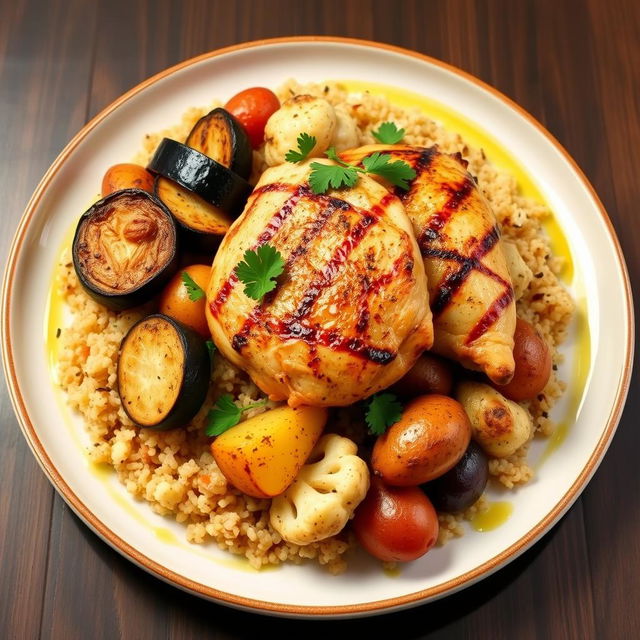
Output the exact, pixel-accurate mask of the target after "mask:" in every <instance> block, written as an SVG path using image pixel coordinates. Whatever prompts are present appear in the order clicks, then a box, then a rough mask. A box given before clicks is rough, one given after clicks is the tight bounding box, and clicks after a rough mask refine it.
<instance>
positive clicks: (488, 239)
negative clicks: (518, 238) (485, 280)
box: [420, 226, 513, 344]
mask: <svg viewBox="0 0 640 640" xmlns="http://www.w3.org/2000/svg"><path fill="white" fill-rule="evenodd" d="M499 239H500V232H499V231H498V228H497V226H494V227H493V228H492V229H491V230H490V231H488V232H487V233H486V234H485V236H484V237H483V238H482V240H481V241H480V242H479V243H478V244H477V246H476V248H475V249H474V251H473V253H472V254H471V255H470V256H463V255H461V254H460V253H458V252H457V251H455V250H444V249H435V248H430V247H424V246H421V247H420V250H421V252H422V255H423V257H425V258H441V259H443V260H453V261H455V262H458V263H460V268H459V269H458V270H457V271H454V272H453V273H451V274H449V275H448V276H447V277H446V278H444V280H443V281H442V282H441V283H440V285H439V287H438V294H437V295H436V297H435V300H434V301H433V302H432V303H431V311H432V312H433V315H434V318H435V317H438V316H439V315H441V314H442V313H443V312H444V311H445V309H446V308H447V306H448V305H449V303H450V302H451V300H452V299H453V297H454V296H455V294H456V292H457V291H459V290H460V288H461V287H462V286H463V285H464V283H465V282H466V280H467V278H468V277H469V275H470V274H471V272H472V271H474V270H476V271H479V272H480V273H482V274H483V275H485V276H487V277H489V278H492V279H493V280H495V281H496V282H498V283H500V284H501V285H502V286H503V287H504V291H503V292H502V293H501V294H500V296H499V297H498V298H496V299H495V300H494V302H493V303H492V305H491V307H490V308H489V309H488V310H487V312H486V313H485V314H484V315H483V316H482V318H480V320H479V321H478V322H477V323H476V324H475V325H474V327H473V329H472V330H471V332H470V333H469V335H468V336H467V339H466V344H470V343H471V342H473V341H474V340H477V339H478V338H479V337H480V336H482V335H483V334H484V333H485V332H486V331H487V330H488V329H489V327H490V326H491V325H492V324H493V323H494V322H495V321H496V320H497V319H498V318H499V317H500V314H501V313H502V312H503V311H504V309H506V308H507V307H508V306H509V303H510V302H511V301H512V300H513V288H512V286H511V284H510V283H509V282H507V281H506V280H505V279H504V278H502V277H500V276H499V275H498V274H497V273H495V271H492V270H491V269H489V268H487V267H486V266H485V265H484V264H482V263H481V262H480V260H481V259H482V257H483V256H485V255H486V254H487V253H489V251H491V249H493V247H494V246H495V245H496V244H497V242H498V240H499Z"/></svg>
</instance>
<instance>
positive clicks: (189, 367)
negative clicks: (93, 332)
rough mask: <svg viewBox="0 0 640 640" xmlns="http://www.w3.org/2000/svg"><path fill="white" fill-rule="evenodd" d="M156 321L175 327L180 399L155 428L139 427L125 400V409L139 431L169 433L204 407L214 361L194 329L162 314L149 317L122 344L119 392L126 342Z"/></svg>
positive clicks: (130, 330)
mask: <svg viewBox="0 0 640 640" xmlns="http://www.w3.org/2000/svg"><path fill="white" fill-rule="evenodd" d="M154 319H155V320H161V321H162V322H166V323H167V324H169V325H170V326H171V327H172V328H173V330H174V331H175V332H176V335H177V336H178V340H179V343H180V346H181V348H182V350H183V354H184V365H183V376H182V383H181V385H180V390H179V392H178V396H177V398H176V400H175V402H174V404H173V407H172V408H171V409H170V411H169V412H168V413H167V415H166V416H165V417H164V418H163V419H162V420H160V421H159V422H157V423H156V424H154V425H140V424H138V423H137V422H136V421H135V419H134V418H133V417H132V416H131V414H130V413H129V411H128V410H127V403H126V402H124V401H122V407H123V409H124V410H125V413H126V414H127V415H128V416H129V418H130V419H131V421H132V422H133V423H134V424H135V425H136V426H138V427H139V428H141V429H154V430H157V431H167V430H169V429H176V428H179V427H184V426H185V425H187V424H188V423H189V422H190V421H191V419H192V418H193V417H194V416H195V415H196V414H197V413H198V411H199V410H200V408H201V407H202V405H203V404H204V401H205V399H206V397H207V392H208V390H209V380H210V378H211V359H210V357H209V350H208V349H207V344H206V342H205V340H204V338H202V336H200V335H199V334H198V333H196V332H195V331H194V330H193V329H190V328H189V327H187V326H185V325H184V324H182V323H181V322H178V321H177V320H174V319H173V318H171V317H169V316H165V315H163V314H161V313H155V314H152V315H150V316H146V317H145V318H142V319H141V320H138V322H136V323H135V324H134V325H133V326H132V327H131V329H129V331H128V332H127V335H126V336H125V337H124V338H123V340H122V343H121V344H120V357H119V358H118V371H117V379H118V392H119V393H120V380H121V373H122V372H121V369H120V366H121V364H120V363H121V361H122V352H123V351H124V349H126V348H127V339H128V338H129V336H131V335H132V333H133V331H134V329H136V328H137V327H138V326H139V325H141V324H143V323H145V322H146V323H149V321H150V320H154ZM150 339H151V336H150ZM149 375H150V376H152V375H155V374H154V370H153V369H152V368H151V367H150V369H149ZM121 399H122V396H121Z"/></svg>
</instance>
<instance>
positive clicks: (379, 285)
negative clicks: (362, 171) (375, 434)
mask: <svg viewBox="0 0 640 640" xmlns="http://www.w3.org/2000/svg"><path fill="white" fill-rule="evenodd" d="M315 161H316V162H326V163H331V161H329V160H318V159H316V160H315ZM309 164H310V162H305V163H302V164H297V165H292V164H285V165H282V166H278V167H273V168H271V169H268V170H267V171H265V172H264V173H263V175H262V177H261V179H260V181H259V182H258V184H257V185H256V188H255V190H254V192H253V193H252V195H251V196H250V198H249V201H248V202H247V205H246V207H245V210H244V212H243V214H242V215H241V216H240V218H238V220H236V222H235V223H234V224H233V225H232V227H231V229H230V230H229V232H228V233H227V235H226V236H225V237H224V239H223V241H222V244H221V245H220V248H219V250H218V253H217V254H216V257H215V259H214V262H213V267H212V273H211V280H210V283H209V287H208V291H207V303H208V304H207V319H208V322H209V328H210V329H211V333H212V336H213V339H214V341H215V343H216V345H217V346H218V348H219V349H220V351H221V352H222V354H223V355H224V356H225V357H226V358H227V359H228V360H230V361H231V362H232V363H233V364H235V365H236V366H238V367H240V368H241V369H244V370H245V371H247V372H248V373H249V375H250V376H251V378H252V379H253V380H254V382H255V383H256V384H257V385H258V386H259V387H260V388H261V389H262V390H263V391H264V392H265V393H267V394H268V395H269V397H270V398H271V399H272V400H285V399H286V400H287V401H288V403H289V405H290V406H292V407H296V406H299V405H316V406H343V405H349V404H352V403H354V402H356V401H358V400H361V399H362V398H365V397H367V396H369V395H371V394H373V393H375V392H377V391H379V390H381V389H384V388H386V387H387V386H389V385H390V384H392V383H393V382H395V381H396V380H398V379H399V378H400V377H402V375H404V373H406V372H407V371H408V370H409V369H410V368H411V366H412V365H413V364H414V362H415V361H416V359H417V358H418V356H419V355H420V354H421V353H422V352H423V351H424V350H425V349H428V348H430V347H431V345H432V343H433V326H432V321H431V312H430V310H429V304H428V294H427V282H426V276H425V273H424V269H423V268H422V262H421V259H420V251H419V249H418V245H417V244H416V240H415V238H414V235H413V232H412V229H411V223H410V222H409V219H408V217H407V214H406V212H405V210H404V207H403V205H402V203H401V202H400V200H399V199H398V198H397V197H396V196H395V195H393V194H392V193H390V192H389V191H388V190H387V189H385V188H384V187H382V186H381V185H379V184H378V183H376V182H375V181H374V180H372V179H370V178H368V177H366V176H363V177H361V178H360V179H359V180H358V182H357V184H356V185H355V186H354V187H352V188H349V189H341V190H336V191H328V192H327V193H326V194H324V195H316V194H314V193H312V191H311V189H310V187H309V183H308V180H309V173H310V168H309ZM266 243H268V244H270V245H271V246H273V247H275V248H276V249H277V250H278V251H279V252H280V254H281V255H282V257H283V259H284V261H285V270H284V273H283V274H282V275H281V276H280V277H279V278H278V280H277V286H276V288H275V289H274V290H273V291H272V292H270V293H268V294H267V295H266V296H265V297H264V298H263V299H262V300H261V301H259V302H257V301H255V300H252V299H251V298H249V297H247V296H246V295H245V292H244V285H243V283H242V282H241V281H239V280H238V278H237V276H236V275H235V268H236V266H237V265H238V263H239V262H240V261H241V260H242V259H243V254H244V252H245V251H246V250H247V249H253V250H255V249H256V248H257V247H259V246H260V245H263V244H266Z"/></svg>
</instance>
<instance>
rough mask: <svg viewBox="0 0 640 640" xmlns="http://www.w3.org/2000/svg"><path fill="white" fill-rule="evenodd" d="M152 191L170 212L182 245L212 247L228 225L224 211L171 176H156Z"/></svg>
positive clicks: (198, 249) (213, 248)
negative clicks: (181, 239)
mask: <svg viewBox="0 0 640 640" xmlns="http://www.w3.org/2000/svg"><path fill="white" fill-rule="evenodd" d="M155 194H156V196H157V197H158V199H159V200H162V202H163V203H164V204H165V205H166V206H167V208H168V209H169V211H171V213H172V214H173V217H174V218H175V220H176V222H177V223H178V229H179V231H180V235H181V236H182V238H183V245H184V246H185V248H188V249H192V250H194V251H203V252H211V251H214V250H215V249H216V248H217V246H218V244H219V243H220V239H221V237H222V236H223V235H224V234H225V233H226V232H227V231H228V230H229V227H230V226H231V219H230V218H229V216H227V214H225V213H224V212H223V211H221V210H220V209H219V208H218V207H216V206H215V205H213V204H210V203H208V202H206V201H205V200H203V199H202V198H201V197H200V196H198V195H196V194H195V193H193V191H189V189H185V188H184V187H183V186H182V185H180V184H178V183H177V182H174V181H173V180H169V179H168V178H163V177H162V176H158V177H157V178H156V182H155Z"/></svg>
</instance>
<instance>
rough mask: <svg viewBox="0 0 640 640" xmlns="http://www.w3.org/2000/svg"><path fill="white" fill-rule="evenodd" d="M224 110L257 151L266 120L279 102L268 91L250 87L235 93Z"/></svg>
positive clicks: (261, 141)
mask: <svg viewBox="0 0 640 640" xmlns="http://www.w3.org/2000/svg"><path fill="white" fill-rule="evenodd" d="M224 108H225V109H226V110H227V111H228V112H229V113H230V114H231V115H233V116H235V117H236V118H237V119H238V120H239V121H240V123H241V124H242V126H243V127H244V128H245V131H246V132H247V135H248V136H249V140H250V141H251V146H252V147H253V148H254V149H257V148H258V147H259V146H260V145H261V144H262V143H263V142H264V127H265V125H266V124H267V120H268V119H269V118H270V116H271V114H272V113H273V112H274V111H277V110H278V109H279V108H280V100H278V98H277V96H276V94H275V93H273V91H270V90H269V89H265V88H264V87H252V88H251V89H245V90H244V91H241V92H240V93H236V95H235V96H233V98H231V100H229V102H227V104H225V105H224Z"/></svg>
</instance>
